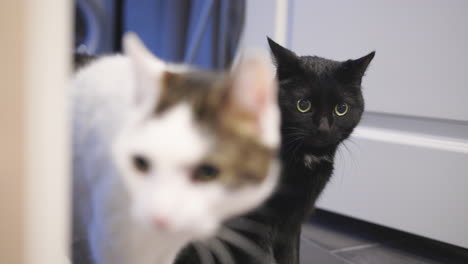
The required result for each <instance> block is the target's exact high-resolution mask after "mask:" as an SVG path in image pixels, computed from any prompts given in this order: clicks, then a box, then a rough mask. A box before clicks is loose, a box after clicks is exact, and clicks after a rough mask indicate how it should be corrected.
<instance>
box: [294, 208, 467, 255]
mask: <svg viewBox="0 0 468 264" xmlns="http://www.w3.org/2000/svg"><path fill="white" fill-rule="evenodd" d="M458 263H460V264H468V249H462V248H459V247H455V246H451V245H447V244H444V243H440V242H436V241H433V240H428V239H425V238H421V237H417V236H413V235H410V234H407V233H404V232H400V231H396V230H393V229H389V228H385V227H381V226H378V225H374V224H369V223H366V222H362V221H358V220H355V219H352V218H348V217H344V216H340V215H336V214H333V213H329V212H326V211H322V210H317V212H316V213H315V215H314V216H313V217H312V220H311V222H310V224H307V225H305V226H304V228H303V232H302V237H301V264H458Z"/></svg>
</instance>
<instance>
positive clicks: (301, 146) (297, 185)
mask: <svg viewBox="0 0 468 264" xmlns="http://www.w3.org/2000/svg"><path fill="white" fill-rule="evenodd" d="M268 42H269V45H270V48H271V51H272V54H273V57H274V59H275V62H276V64H277V77H278V79H279V83H280V91H279V104H280V108H281V115H282V126H281V129H282V147H281V155H282V161H283V168H282V174H281V181H280V184H279V188H278V190H277V191H276V192H275V194H274V195H273V196H272V197H271V198H270V199H269V200H268V201H267V202H266V203H265V204H264V205H263V206H262V207H260V208H259V209H257V210H256V211H254V212H252V213H250V214H249V215H247V216H245V218H247V219H250V220H253V221H256V222H258V223H260V224H261V225H263V226H265V227H266V230H262V232H258V230H257V232H252V231H241V233H242V234H243V235H245V236H246V237H248V238H249V239H251V240H252V241H254V242H255V243H256V244H257V245H258V246H259V247H260V248H262V249H263V251H264V252H265V253H266V255H263V256H260V257H258V258H255V257H253V256H251V255H249V254H248V253H245V252H243V251H241V250H239V249H236V248H235V247H232V246H230V250H231V252H232V253H233V256H234V259H235V263H236V264H253V263H259V264H260V263H262V264H263V263H268V264H270V263H278V264H297V263H299V242H300V232H301V225H302V223H303V221H304V220H306V219H307V217H308V216H309V215H310V213H311V211H312V209H313V206H314V203H315V201H316V200H317V198H318V196H319V195H320V193H321V192H322V190H323V189H324V187H325V185H326V183H327V182H328V180H329V178H330V176H331V175H332V173H333V159H334V156H335V151H336V149H337V147H338V145H339V144H340V143H341V142H342V141H343V140H345V139H346V138H348V137H349V135H350V134H351V132H352V131H353V129H354V128H355V127H356V125H357V124H358V123H359V121H360V119H361V115H362V112H363V111H364V100H363V97H362V93H361V80H362V77H363V75H364V72H365V71H366V69H367V66H368V65H369V63H370V62H371V60H372V59H373V57H374V54H375V53H374V52H372V53H370V54H368V55H366V56H364V57H362V58H360V59H357V60H348V61H345V62H338V61H333V60H328V59H324V58H320V57H315V56H314V57H312V56H297V55H296V54H294V53H293V52H292V51H290V50H288V49H286V48H283V47H281V46H280V45H278V44H277V43H275V42H274V41H272V40H271V39H268ZM301 99H302V100H309V101H310V102H311V105H312V107H311V111H309V112H306V113H302V112H300V111H298V110H297V107H296V104H297V102H298V100H301ZM341 103H346V104H348V106H349V110H348V113H347V114H345V115H344V116H338V115H337V114H335V113H334V111H335V110H334V109H335V106H336V105H337V104H341ZM306 156H307V158H305V157H306ZM241 221H242V218H238V219H234V220H233V221H232V222H233V223H236V222H241ZM227 225H228V226H229V225H230V223H228V224H227ZM188 263H199V261H198V258H197V256H196V255H195V252H194V250H193V249H192V248H190V247H189V248H188V249H187V250H185V251H184V252H182V254H181V255H180V258H179V260H178V262H177V264H188Z"/></svg>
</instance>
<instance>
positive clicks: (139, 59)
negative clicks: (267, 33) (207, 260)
mask: <svg viewBox="0 0 468 264" xmlns="http://www.w3.org/2000/svg"><path fill="white" fill-rule="evenodd" d="M125 44H126V47H125V49H126V52H127V54H128V55H129V57H130V59H131V60H133V63H134V67H135V68H136V69H135V71H136V74H135V90H136V91H135V92H136V94H135V101H136V103H135V109H134V111H133V112H132V113H129V115H128V118H127V119H128V120H127V121H128V123H127V124H126V125H125V126H124V128H123V130H122V132H121V133H120V134H119V135H118V137H117V139H116V141H115V144H114V159H115V163H116V165H117V167H118V169H119V172H120V175H121V177H122V180H123V183H124V186H125V187H126V189H127V191H128V193H129V196H130V206H131V208H130V209H131V212H132V217H133V219H134V220H135V222H136V223H138V224H141V225H143V226H145V227H147V228H149V229H150V230H155V231H157V232H162V233H168V234H179V235H182V236H187V237H189V238H190V239H203V238H207V237H209V236H212V235H214V234H215V232H216V230H217V229H218V227H220V225H221V224H222V222H223V221H224V220H226V219H228V218H230V217H233V216H237V215H240V214H243V213H246V212H247V211H249V210H252V209H254V208H255V207H257V206H259V205H260V204H261V203H262V202H263V201H264V200H265V199H266V198H267V197H268V196H269V195H270V194H271V193H272V191H273V189H274V188H275V186H276V183H277V178H278V174H279V169H278V166H279V165H278V162H277V160H276V149H277V147H278V145H279V111H278V109H277V106H276V83H275V82H274V81H272V80H273V76H270V75H266V74H265V68H267V69H269V65H268V64H267V63H263V62H261V63H260V65H258V64H255V62H253V64H251V65H247V66H245V68H246V69H245V70H242V71H240V73H239V74H238V75H239V76H240V77H242V78H239V79H236V78H234V81H233V84H232V87H234V88H232V90H233V91H229V93H228V95H226V94H227V93H225V92H221V93H219V96H220V98H224V97H226V98H228V99H227V101H226V102H225V103H226V104H227V105H229V107H226V106H225V105H224V104H219V103H216V102H217V101H216V100H214V102H215V103H213V101H212V100H211V101H210V100H208V99H206V98H207V97H210V96H212V92H211V90H210V89H205V88H204V87H203V84H204V83H203V82H202V84H200V83H197V82H198V80H199V78H198V75H196V76H195V77H191V78H192V79H190V80H189V82H188V83H189V84H191V83H193V87H192V86H190V87H186V86H187V85H185V84H184V85H182V86H181V87H182V88H181V87H178V85H179V84H180V82H183V81H185V80H186V79H189V78H186V77H185V75H184V72H183V70H181V72H179V73H178V74H180V75H179V76H178V77H174V78H175V79H174V80H173V82H174V83H172V84H170V85H168V84H167V83H166V84H165V85H166V86H168V87H166V89H165V90H164V89H163V88H162V86H164V85H163V81H162V77H161V76H163V73H164V72H166V71H167V67H165V66H164V64H163V63H162V62H160V61H158V60H157V59H156V58H154V57H152V56H150V55H149V54H148V52H147V51H146V50H144V49H143V47H142V45H141V44H140V43H139V42H138V41H137V40H135V39H133V38H131V39H129V38H127V41H126V43H125ZM265 61H268V60H267V59H265ZM179 70H180V69H179ZM171 76H172V75H171ZM192 76H193V74H192ZM235 76H237V75H235ZM253 76H257V77H255V80H253V79H252V80H250V79H249V78H252V77H253ZM258 76H260V77H258ZM172 77H173V76H172ZM262 77H263V78H262ZM258 79H259V80H261V81H260V82H259V81H258ZM216 80H217V79H216ZM167 82H171V81H170V80H169V81H167ZM236 86H239V88H236ZM251 86H252V87H251ZM200 87H201V88H200ZM258 87H260V88H258ZM192 88H193V89H201V92H200V93H205V94H203V96H200V95H199V94H196V93H194V94H193V95H191V96H193V98H192V99H187V98H185V97H187V96H186V93H190V92H191V91H193V89H192ZM184 89H186V90H184ZM204 89H205V90H204ZM241 89H244V90H241ZM163 90H164V91H163ZM184 91H185V92H184ZM220 91H223V90H220ZM177 96H179V97H177ZM174 98H176V99H174ZM181 98H182V99H181ZM197 100H198V101H197ZM200 100H201V101H200ZM194 101H195V103H194ZM205 101H207V103H206V105H207V107H212V108H206V107H205V105H202V106H200V102H205ZM208 102H211V104H212V105H208V104H209V103H208ZM158 107H159V108H158ZM206 109H211V110H212V111H206ZM213 109H219V112H222V113H217V112H218V110H216V111H214V110H213ZM202 110H203V111H202ZM210 112H215V113H216V114H215V115H214V116H213V115H211V114H209V113H210ZM224 112H225V113H224ZM207 113H208V114H207Z"/></svg>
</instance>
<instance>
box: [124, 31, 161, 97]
mask: <svg viewBox="0 0 468 264" xmlns="http://www.w3.org/2000/svg"><path fill="white" fill-rule="evenodd" d="M123 49H124V53H125V55H126V56H128V58H129V59H130V61H131V64H132V68H133V70H134V74H135V94H134V101H135V104H136V105H139V106H141V105H148V104H154V103H155V102H156V98H157V96H158V94H159V90H160V88H161V78H162V76H163V73H164V70H165V63H164V62H163V61H162V60H161V59H159V58H157V57H156V56H154V55H153V54H152V53H151V51H149V50H148V49H147V48H146V47H145V45H144V44H143V42H142V41H141V40H140V39H139V38H138V36H137V35H136V34H135V33H131V32H130V33H126V34H125V36H124V38H123Z"/></svg>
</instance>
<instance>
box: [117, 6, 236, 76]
mask: <svg viewBox="0 0 468 264" xmlns="http://www.w3.org/2000/svg"><path fill="white" fill-rule="evenodd" d="M244 17H245V0H236V1H232V0H138V1H126V2H125V4H124V25H123V27H124V31H133V32H136V33H137V34H138V35H139V36H140V38H141V39H142V40H143V41H144V42H145V44H146V45H147V46H148V47H149V48H150V49H151V51H153V52H154V53H155V54H156V55H158V56H159V57H161V58H163V59H165V60H168V61H173V62H185V63H189V64H193V65H197V66H199V67H202V68H208V69H225V68H226V67H228V66H229V65H230V63H231V62H232V60H233V58H234V56H235V52H236V50H237V47H238V42H239V39H240V35H241V32H242V27H243V25H244Z"/></svg>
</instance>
